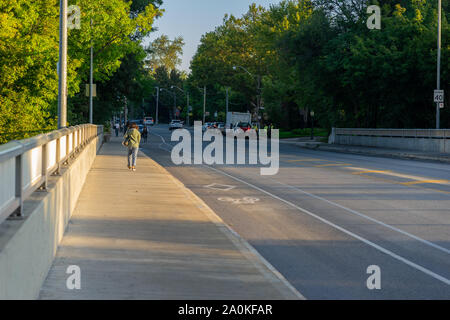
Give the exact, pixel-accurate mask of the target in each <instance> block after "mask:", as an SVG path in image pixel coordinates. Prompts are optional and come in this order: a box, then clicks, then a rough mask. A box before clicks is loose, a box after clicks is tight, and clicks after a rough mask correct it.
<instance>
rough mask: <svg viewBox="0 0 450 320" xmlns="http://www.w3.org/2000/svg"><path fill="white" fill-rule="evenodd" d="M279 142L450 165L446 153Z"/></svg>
mask: <svg viewBox="0 0 450 320" xmlns="http://www.w3.org/2000/svg"><path fill="white" fill-rule="evenodd" d="M280 142H281V143H283V144H291V145H295V146H298V147H301V148H306V149H313V150H321V151H330V152H340V153H350V154H360V155H368V156H378V157H389V158H400V159H410V160H428V161H439V162H445V163H450V154H448V153H431V152H421V151H411V150H402V149H387V148H376V147H363V146H351V145H340V144H328V143H322V142H315V141H299V140H297V139H285V140H281V141H280Z"/></svg>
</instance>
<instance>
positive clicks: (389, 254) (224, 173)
mask: <svg viewBox="0 0 450 320" xmlns="http://www.w3.org/2000/svg"><path fill="white" fill-rule="evenodd" d="M157 135H158V134H157ZM160 137H161V139H162V140H163V141H164V143H165V144H167V143H166V142H165V140H164V138H163V137H162V136H160ZM166 151H167V150H166ZM202 166H203V167H205V168H208V169H210V170H213V171H215V172H217V173H220V174H223V175H225V176H227V177H229V178H231V179H233V180H235V181H238V182H241V183H243V184H246V185H248V186H249V187H251V188H253V189H256V190H258V191H260V192H262V193H265V194H267V195H269V196H270V197H272V198H274V199H277V200H279V201H281V202H284V203H286V204H287V205H289V206H291V207H293V208H295V209H297V210H299V211H301V212H303V213H306V214H307V215H309V216H311V217H313V218H315V219H317V220H319V221H321V222H323V223H325V224H327V225H329V226H331V227H333V228H335V229H337V230H339V231H341V232H343V233H345V234H347V235H349V236H351V237H353V238H355V239H357V240H360V241H362V242H364V243H365V244H367V245H369V246H371V247H373V248H375V249H377V250H378V251H381V252H383V253H384V254H387V255H388V256H390V257H392V258H394V259H396V260H398V261H401V262H403V263H405V264H407V265H409V266H410V267H412V268H414V269H416V270H419V271H421V272H423V273H425V274H427V275H429V276H430V277H432V278H435V279H436V280H439V281H441V282H443V283H445V284H446V285H450V279H447V278H445V277H443V276H441V275H439V274H437V273H435V272H433V271H431V270H429V269H426V268H424V267H422V266H420V265H418V264H416V263H414V262H412V261H410V260H408V259H406V258H403V257H402V256H399V255H398V254H396V253H394V252H392V251H390V250H388V249H385V248H383V247H381V246H379V245H377V244H376V243H373V242H372V241H370V240H367V239H365V238H363V237H361V236H359V235H357V234H355V233H353V232H351V231H348V230H346V229H344V228H342V227H340V226H338V225H336V224H334V223H332V222H331V221H328V220H326V219H324V218H322V217H320V216H318V215H316V214H314V213H312V212H310V211H308V210H306V209H303V208H301V207H299V206H297V205H296V204H294V203H292V202H290V201H288V200H285V199H283V198H280V197H278V196H277V195H274V194H272V193H270V192H268V191H266V190H263V189H261V188H259V187H257V186H255V185H253V184H251V183H248V182H246V181H244V180H242V179H239V178H237V177H234V176H232V175H230V174H228V173H226V172H224V171H222V170H219V169H216V168H213V167H210V166H207V165H202ZM422 240H423V239H422ZM424 241H425V240H424ZM444 249H445V248H444Z"/></svg>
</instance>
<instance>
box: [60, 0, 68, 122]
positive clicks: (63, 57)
mask: <svg viewBox="0 0 450 320" xmlns="http://www.w3.org/2000/svg"><path fill="white" fill-rule="evenodd" d="M58 67H59V68H58V69H59V70H58V77H59V80H58V129H61V128H65V127H66V126H67V0H60V1H59V64H58Z"/></svg>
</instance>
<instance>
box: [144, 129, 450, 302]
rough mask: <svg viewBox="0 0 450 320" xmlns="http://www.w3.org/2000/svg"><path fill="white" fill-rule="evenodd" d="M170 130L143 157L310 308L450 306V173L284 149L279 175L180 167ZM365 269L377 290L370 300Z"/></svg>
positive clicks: (159, 133) (160, 132) (439, 167)
mask: <svg viewBox="0 0 450 320" xmlns="http://www.w3.org/2000/svg"><path fill="white" fill-rule="evenodd" d="M170 140H171V139H170V133H169V130H168V127H167V126H164V125H161V126H159V127H155V128H152V129H151V134H150V137H149V141H148V143H147V144H144V145H143V146H142V147H143V148H142V150H143V151H144V152H145V153H146V154H147V155H149V156H150V157H151V158H153V159H154V160H155V161H157V162H158V163H159V164H161V165H162V166H164V167H165V168H166V169H167V170H168V171H169V172H170V173H172V174H173V175H174V176H175V177H176V178H178V179H179V180H180V181H181V182H183V183H184V184H185V185H186V186H187V187H188V188H189V189H191V190H192V191H193V192H194V193H195V194H197V195H198V196H199V197H200V198H201V199H203V200H204V201H205V202H206V203H207V204H208V205H209V206H210V207H211V208H212V209H213V210H214V211H215V212H216V213H217V214H218V215H219V216H220V217H221V218H222V219H223V220H224V222H225V223H227V224H228V225H229V226H230V227H231V228H232V229H233V230H234V231H236V232H237V233H238V234H239V235H240V236H241V237H243V238H244V239H246V240H247V241H248V242H249V243H250V244H251V245H252V246H253V247H254V248H255V249H256V250H257V251H258V252H259V253H260V254H261V255H262V256H263V257H264V258H265V259H266V260H267V261H268V262H270V263H271V264H272V265H273V266H274V267H275V268H276V269H277V270H278V271H279V272H280V273H281V274H282V275H283V276H284V277H285V278H286V279H287V280H288V281H289V282H290V283H291V284H292V285H293V286H294V287H295V288H296V289H297V290H298V291H299V292H300V293H301V294H302V295H304V296H305V297H306V298H307V299H450V280H449V279H450V166H448V165H445V164H439V163H432V162H419V161H410V160H399V159H389V158H377V157H366V156H360V155H349V154H340V153H331V152H323V151H314V150H305V149H300V148H298V147H295V146H291V145H285V144H282V143H281V144H280V171H279V173H278V174H277V175H275V176H261V175H260V170H259V168H258V167H255V166H227V165H214V166H207V165H195V166H194V165H192V166H186V165H182V166H176V165H174V164H173V162H172V160H171V157H170V152H169V151H170V150H171V147H172V146H173V145H175V144H176V143H175V142H170ZM369 266H378V267H379V268H380V272H381V289H374V290H369V289H368V286H367V280H368V278H369V277H370V276H371V274H368V272H367V269H368V267H369Z"/></svg>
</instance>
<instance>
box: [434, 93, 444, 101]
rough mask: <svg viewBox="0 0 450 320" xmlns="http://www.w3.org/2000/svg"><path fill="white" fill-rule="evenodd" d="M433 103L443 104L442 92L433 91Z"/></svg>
mask: <svg viewBox="0 0 450 320" xmlns="http://www.w3.org/2000/svg"><path fill="white" fill-rule="evenodd" d="M434 102H436V103H444V90H434Z"/></svg>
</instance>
